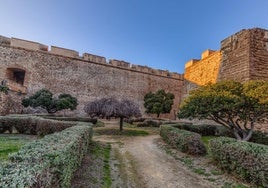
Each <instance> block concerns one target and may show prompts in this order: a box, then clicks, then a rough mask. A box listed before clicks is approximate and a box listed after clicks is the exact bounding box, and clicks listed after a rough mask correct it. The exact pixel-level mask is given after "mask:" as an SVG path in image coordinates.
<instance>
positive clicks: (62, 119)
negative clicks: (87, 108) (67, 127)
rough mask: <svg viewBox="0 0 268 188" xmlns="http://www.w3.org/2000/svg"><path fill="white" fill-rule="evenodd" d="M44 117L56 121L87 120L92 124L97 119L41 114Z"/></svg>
mask: <svg viewBox="0 0 268 188" xmlns="http://www.w3.org/2000/svg"><path fill="white" fill-rule="evenodd" d="M41 117H42V118H45V119H53V120H58V121H80V122H89V123H93V124H94V125H95V124H96V123H97V121H98V120H97V119H95V118H90V117H59V116H41Z"/></svg>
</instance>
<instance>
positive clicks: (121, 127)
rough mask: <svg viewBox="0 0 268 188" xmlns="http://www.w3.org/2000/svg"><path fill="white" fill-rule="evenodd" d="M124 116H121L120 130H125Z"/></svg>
mask: <svg viewBox="0 0 268 188" xmlns="http://www.w3.org/2000/svg"><path fill="white" fill-rule="evenodd" d="M123 120H124V118H122V117H120V131H123V122H124V121H123Z"/></svg>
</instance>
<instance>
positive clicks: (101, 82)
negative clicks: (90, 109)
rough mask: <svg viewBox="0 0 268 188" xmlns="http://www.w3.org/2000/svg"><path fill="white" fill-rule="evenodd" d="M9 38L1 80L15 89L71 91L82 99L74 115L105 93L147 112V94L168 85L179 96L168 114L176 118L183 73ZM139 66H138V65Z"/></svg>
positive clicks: (0, 49) (3, 41)
mask: <svg viewBox="0 0 268 188" xmlns="http://www.w3.org/2000/svg"><path fill="white" fill-rule="evenodd" d="M9 41H10V40H9V39H8V38H6V37H0V80H7V81H8V83H13V86H14V87H16V86H17V87H18V88H13V89H12V90H14V91H18V90H19V89H20V90H22V88H25V89H26V92H25V93H26V95H27V96H29V95H31V94H33V93H34V92H36V91H37V90H39V89H41V88H47V89H49V90H51V91H52V92H53V93H55V94H56V95H57V94H60V93H70V94H71V95H73V96H75V97H77V99H78V102H79V106H78V109H77V111H75V113H77V114H79V115H81V114H83V107H84V104H86V103H87V102H89V101H93V100H95V99H99V98H102V97H116V98H118V99H124V98H127V99H131V100H134V101H135V102H137V103H138V104H139V106H140V108H141V110H142V111H143V112H144V111H145V109H144V107H143V97H144V95H145V94H146V93H148V92H150V91H152V92H155V91H157V90H158V89H164V90H166V91H167V92H171V93H174V95H175V101H174V105H173V109H172V113H171V114H169V115H168V116H166V117H169V118H172V119H173V118H175V113H176V112H177V111H178V110H177V109H178V105H179V103H180V96H181V94H180V93H181V89H182V85H183V76H182V75H180V74H177V73H169V72H167V71H161V70H155V69H152V68H149V67H143V66H139V65H131V64H130V63H127V62H124V61H119V60H111V61H110V63H107V62H106V59H105V58H104V57H100V56H95V55H92V54H88V53H85V54H83V57H80V56H79V55H78V52H76V51H73V50H68V49H64V48H59V47H51V51H46V50H43V49H44V48H43V47H42V48H40V46H44V45H41V44H39V43H35V42H31V41H25V40H23V41H22V40H19V42H20V43H12V42H9ZM11 41H12V39H11ZM21 42H23V43H24V45H25V46H26V47H27V48H23V46H22V45H21ZM25 43H26V44H25ZM135 66H136V68H137V69H133V67H135ZM22 79H23V80H22Z"/></svg>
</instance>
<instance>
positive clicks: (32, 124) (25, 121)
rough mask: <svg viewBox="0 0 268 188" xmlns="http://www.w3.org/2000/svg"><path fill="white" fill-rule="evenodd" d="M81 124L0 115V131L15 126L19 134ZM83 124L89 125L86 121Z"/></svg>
mask: <svg viewBox="0 0 268 188" xmlns="http://www.w3.org/2000/svg"><path fill="white" fill-rule="evenodd" d="M82 124H83V123H82V122H68V121H56V120H50V119H44V118H40V117H36V116H29V115H21V116H19V115H16V116H14V115H10V116H0V133H3V132H5V131H6V130H12V129H13V128H15V129H16V130H17V131H18V132H19V133H21V134H33V135H39V136H40V135H41V136H44V135H47V134H51V133H54V132H59V131H62V130H64V129H66V128H68V127H71V126H74V125H82ZM84 124H86V125H91V124H88V123H84ZM1 127H2V129H1ZM11 132H12V131H11Z"/></svg>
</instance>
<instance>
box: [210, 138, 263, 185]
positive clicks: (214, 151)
mask: <svg viewBox="0 0 268 188" xmlns="http://www.w3.org/2000/svg"><path fill="white" fill-rule="evenodd" d="M209 148H210V152H209V153H210V154H211V156H212V158H213V159H214V160H215V161H216V162H217V163H218V164H219V166H220V167H221V168H222V169H224V170H225V171H227V172H228V173H232V174H235V175H238V176H239V177H240V178H242V179H244V180H246V181H248V182H249V183H253V184H256V185H258V186H263V187H268V146H265V145H261V144H256V143H250V142H242V141H237V140H235V139H232V138H226V137H220V138H216V139H213V140H211V141H210V143H209Z"/></svg>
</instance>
